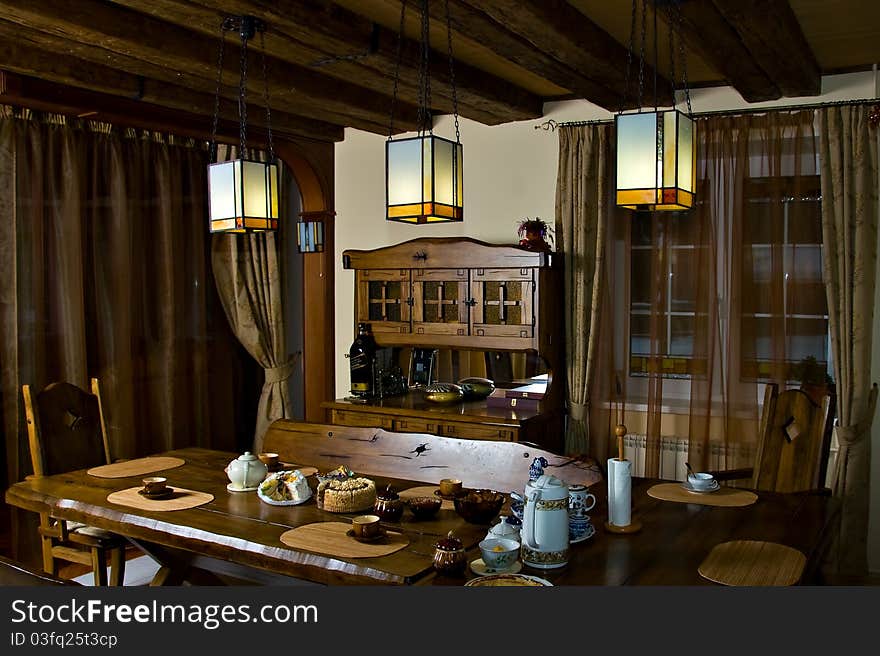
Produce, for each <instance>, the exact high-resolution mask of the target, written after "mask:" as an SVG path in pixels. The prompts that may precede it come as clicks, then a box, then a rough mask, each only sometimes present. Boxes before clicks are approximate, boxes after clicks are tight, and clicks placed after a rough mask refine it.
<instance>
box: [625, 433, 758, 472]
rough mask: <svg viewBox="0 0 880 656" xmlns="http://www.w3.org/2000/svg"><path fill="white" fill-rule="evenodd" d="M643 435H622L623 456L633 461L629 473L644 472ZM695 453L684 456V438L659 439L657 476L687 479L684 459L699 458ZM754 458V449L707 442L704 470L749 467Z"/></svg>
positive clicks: (685, 449)
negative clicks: (705, 468)
mask: <svg viewBox="0 0 880 656" xmlns="http://www.w3.org/2000/svg"><path fill="white" fill-rule="evenodd" d="M646 443H647V437H646V436H645V435H638V434H634V435H625V436H624V438H623V455H624V457H625V458H626V459H627V460H629V461H630V462H632V463H633V476H644V475H645V444H646ZM698 455H699V454H695V455H693V456H689V455H688V441H687V438H684V437H662V438H660V474H659V478H663V479H666V480H671V481H683V480H685V479H686V478H687V467H686V466H685V464H684V463H685V462H687V461H688V459H689V458H690V459H691V460H695V461H697V462H699V461H700V458H699V457H698ZM754 461H755V449H754V447H751V446H746V445H739V444H736V445H733V444H731V445H724V444H710V445H709V462H708V467H707V468H708V469H710V470H714V471H721V470H724V469H734V468H740V467H750V466H751V465H752V463H753V462H754Z"/></svg>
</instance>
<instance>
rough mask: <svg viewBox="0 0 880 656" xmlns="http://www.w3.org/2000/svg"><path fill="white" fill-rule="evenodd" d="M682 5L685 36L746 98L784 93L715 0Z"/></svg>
mask: <svg viewBox="0 0 880 656" xmlns="http://www.w3.org/2000/svg"><path fill="white" fill-rule="evenodd" d="M679 6H680V10H681V36H682V39H683V40H684V41H685V43H687V45H688V46H689V47H691V48H692V49H693V50H695V51H696V52H697V53H699V55H700V56H701V57H702V58H703V59H705V60H706V61H707V62H708V63H709V64H711V65H712V66H713V67H714V68H715V69H717V70H718V71H719V72H720V73H721V74H722V75H723V76H724V78H725V79H726V81H727V83H728V84H729V85H730V86H732V87H733V88H734V89H736V90H737V91H738V92H739V94H740V95H741V96H742V97H743V100H745V101H747V102H761V101H763V100H775V99H776V98H780V97H781V96H782V92H781V91H780V89H779V87H778V86H777V85H776V83H775V82H774V81H773V80H772V79H771V78H770V76H769V75H767V73H766V72H765V71H764V70H763V69H762V68H761V67H760V66H759V65H758V63H757V62H756V61H755V59H754V58H753V57H752V53H751V52H750V51H749V49H748V48H747V47H746V45H745V44H744V43H743V41H742V39H741V38H740V35H739V33H738V32H737V31H736V30H735V29H734V28H733V27H732V26H731V24H730V23H728V22H727V21H726V20H725V19H724V16H722V14H721V12H720V11H718V8H717V7H716V6H715V4H714V3H713V1H712V0H688V1H687V2H682V3H681V4H680V5H679Z"/></svg>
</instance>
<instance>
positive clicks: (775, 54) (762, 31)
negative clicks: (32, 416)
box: [712, 0, 822, 96]
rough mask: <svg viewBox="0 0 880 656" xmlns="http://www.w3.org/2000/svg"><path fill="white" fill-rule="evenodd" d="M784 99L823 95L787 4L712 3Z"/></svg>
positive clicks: (752, 0)
mask: <svg viewBox="0 0 880 656" xmlns="http://www.w3.org/2000/svg"><path fill="white" fill-rule="evenodd" d="M712 2H713V4H714V5H715V7H716V8H717V9H718V11H719V12H720V13H721V15H722V16H723V17H724V19H725V20H726V21H727V22H728V23H729V24H730V25H731V26H732V27H733V28H734V29H735V30H736V31H737V33H738V34H739V36H740V39H742V42H743V44H744V45H745V47H746V48H747V49H748V50H749V52H750V53H751V55H752V58H753V59H754V60H755V61H756V62H757V63H758V66H760V67H761V69H763V70H764V72H765V73H766V74H767V76H768V77H769V78H770V79H771V80H772V81H773V82H774V84H775V85H776V86H777V87H778V88H779V90H780V91H781V92H782V95H783V96H815V95H818V94H820V93H821V92H822V71H821V69H820V67H819V62H818V61H817V60H816V57H815V55H814V54H813V51H812V49H811V48H810V44H809V43H808V42H807V38H806V37H805V36H804V32H803V30H802V29H801V26H800V23H798V19H797V16H795V14H794V11H792V9H791V5H789V4H788V0H712Z"/></svg>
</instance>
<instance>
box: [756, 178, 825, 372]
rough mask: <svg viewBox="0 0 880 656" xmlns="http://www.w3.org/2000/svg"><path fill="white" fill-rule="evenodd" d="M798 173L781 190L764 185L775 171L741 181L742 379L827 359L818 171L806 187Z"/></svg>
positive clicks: (820, 199)
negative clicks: (798, 183) (798, 186)
mask: <svg viewBox="0 0 880 656" xmlns="http://www.w3.org/2000/svg"><path fill="white" fill-rule="evenodd" d="M808 180H809V179H808ZM803 181H804V180H803V179H802V180H801V189H799V190H798V192H797V193H793V194H791V195H786V196H784V197H782V198H780V197H779V195H778V191H777V193H770V192H768V187H770V186H771V185H773V186H776V188H777V190H778V185H779V183H780V180H779V179H776V180H768V179H766V178H752V179H751V180H749V182H748V184H747V185H746V190H745V193H746V203H747V212H746V216H745V222H744V226H743V252H742V277H741V281H740V282H741V298H742V312H741V317H740V321H741V335H742V339H741V342H742V344H741V349H740V353H741V373H742V376H743V377H744V378H747V379H757V380H766V379H769V378H774V377H779V378H784V379H791V378H792V376H791V373H790V372H791V365H793V364H795V363H797V362H798V361H800V360H801V359H803V358H805V357H807V356H813V357H815V358H816V360H817V361H818V362H819V364H820V365H824V366H826V367H827V365H828V334H829V332H828V330H829V328H828V305H827V299H826V295H825V285H824V283H823V280H822V217H821V209H822V208H821V206H822V197H821V192H820V187H819V178H818V176H815V178H814V179H812V180H811V182H812V184H809V185H807V186H806V187H805V186H804V185H803ZM784 182H785V179H783V184H784ZM789 187H790V188H793V187H794V183H793V182H791V183H789ZM774 204H775V205H776V207H773V205H774ZM779 204H781V205H782V207H781V211H780V208H779V207H778V205H779Z"/></svg>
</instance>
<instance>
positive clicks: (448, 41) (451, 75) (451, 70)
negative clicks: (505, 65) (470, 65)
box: [446, 0, 461, 143]
mask: <svg viewBox="0 0 880 656" xmlns="http://www.w3.org/2000/svg"><path fill="white" fill-rule="evenodd" d="M446 45H447V50H448V53H449V84H450V85H451V86H452V115H453V117H454V118H455V142H456V143H461V132H460V130H459V127H458V92H457V91H456V90H455V66H454V65H453V57H452V21H451V20H450V18H449V0H446Z"/></svg>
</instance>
